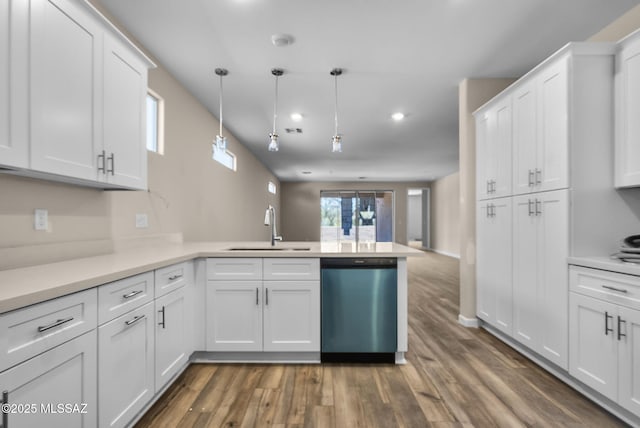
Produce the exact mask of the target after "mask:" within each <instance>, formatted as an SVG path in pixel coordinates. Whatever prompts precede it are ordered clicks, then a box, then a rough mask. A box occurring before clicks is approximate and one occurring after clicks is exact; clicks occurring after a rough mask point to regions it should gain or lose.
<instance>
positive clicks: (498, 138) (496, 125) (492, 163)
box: [476, 96, 512, 199]
mask: <svg viewBox="0 0 640 428" xmlns="http://www.w3.org/2000/svg"><path fill="white" fill-rule="evenodd" d="M511 120H512V119H511V97H510V96H505V97H502V98H499V99H498V100H496V101H495V103H494V104H493V105H492V106H491V107H490V108H488V109H487V111H486V112H484V114H483V115H482V116H481V117H478V119H477V134H478V139H477V142H478V156H477V164H476V168H477V172H478V180H477V195H478V199H487V198H497V197H501V196H508V195H510V194H511V145H512V143H511V139H512V132H511Z"/></svg>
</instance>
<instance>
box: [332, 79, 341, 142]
mask: <svg viewBox="0 0 640 428" xmlns="http://www.w3.org/2000/svg"><path fill="white" fill-rule="evenodd" d="M329 74H331V75H332V76H333V77H334V83H335V128H334V132H333V138H331V151H332V152H334V153H340V152H342V135H340V134H338V76H340V75H341V74H342V69H341V68H334V69H333V70H331V71H330V72H329Z"/></svg>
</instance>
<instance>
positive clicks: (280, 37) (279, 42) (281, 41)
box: [271, 34, 293, 48]
mask: <svg viewBox="0 0 640 428" xmlns="http://www.w3.org/2000/svg"><path fill="white" fill-rule="evenodd" d="M271 43H272V44H273V46H276V47H279V48H281V47H284V46H289V45H290V44H292V43H293V36H292V35H290V34H274V35H272V36H271Z"/></svg>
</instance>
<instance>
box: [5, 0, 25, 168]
mask: <svg viewBox="0 0 640 428" xmlns="http://www.w3.org/2000/svg"><path fill="white" fill-rule="evenodd" d="M28 11H29V8H28V4H26V2H24V1H21V0H5V1H3V2H1V4H0V165H2V166H5V167H17V168H24V167H27V165H28V163H29V158H28V155H29V147H28V141H27V120H26V119H27V102H26V98H27V89H26V77H25V75H26V74H27V62H26V58H23V57H24V52H25V51H26V46H27V38H26V35H25V34H24V31H21V29H23V28H26V25H11V23H12V22H20V23H26V22H28V19H29V16H28V13H29V12H28ZM12 104H13V106H12Z"/></svg>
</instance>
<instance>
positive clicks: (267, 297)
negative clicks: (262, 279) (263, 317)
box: [264, 288, 269, 306]
mask: <svg viewBox="0 0 640 428" xmlns="http://www.w3.org/2000/svg"><path fill="white" fill-rule="evenodd" d="M264 304H265V305H267V306H269V289H268V288H265V295H264Z"/></svg>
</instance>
